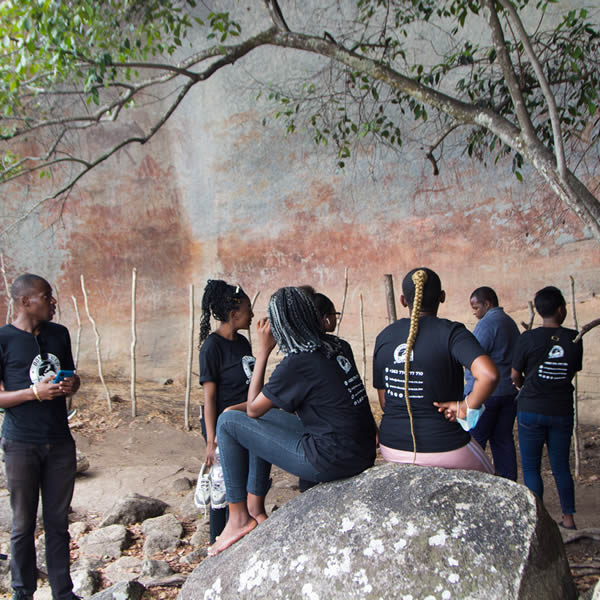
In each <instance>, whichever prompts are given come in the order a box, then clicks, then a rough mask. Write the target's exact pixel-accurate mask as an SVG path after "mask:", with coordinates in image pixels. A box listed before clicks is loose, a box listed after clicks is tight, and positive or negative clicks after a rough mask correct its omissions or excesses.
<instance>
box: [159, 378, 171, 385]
mask: <svg viewBox="0 0 600 600" xmlns="http://www.w3.org/2000/svg"><path fill="white" fill-rule="evenodd" d="M158 383H160V384H161V385H171V384H172V383H173V380H172V379H171V378H170V377H161V378H160V379H159V380H158Z"/></svg>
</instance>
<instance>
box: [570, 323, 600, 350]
mask: <svg viewBox="0 0 600 600" xmlns="http://www.w3.org/2000/svg"><path fill="white" fill-rule="evenodd" d="M598 325H600V319H594V320H593V321H590V322H589V323H586V324H585V325H584V326H583V327H582V328H581V331H580V332H579V333H578V334H577V336H576V337H575V339H574V340H573V343H574V344H576V343H577V342H578V341H579V340H580V339H581V338H582V337H583V336H584V335H585V334H586V333H587V332H588V331H589V330H590V329H594V327H598Z"/></svg>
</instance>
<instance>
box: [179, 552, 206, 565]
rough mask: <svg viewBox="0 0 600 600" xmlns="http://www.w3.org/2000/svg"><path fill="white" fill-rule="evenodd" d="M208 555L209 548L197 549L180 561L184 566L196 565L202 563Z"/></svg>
mask: <svg viewBox="0 0 600 600" xmlns="http://www.w3.org/2000/svg"><path fill="white" fill-rule="evenodd" d="M207 554H208V548H196V549H195V550H194V551H193V552H190V553H189V554H186V555H185V556H182V557H181V558H180V559H179V562H180V564H182V565H196V564H198V563H199V562H202V561H203V560H204V559H205V558H206V556H207Z"/></svg>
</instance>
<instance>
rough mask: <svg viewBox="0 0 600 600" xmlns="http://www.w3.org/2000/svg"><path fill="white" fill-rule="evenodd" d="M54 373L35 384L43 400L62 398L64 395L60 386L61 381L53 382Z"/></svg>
mask: <svg viewBox="0 0 600 600" xmlns="http://www.w3.org/2000/svg"><path fill="white" fill-rule="evenodd" d="M54 377H55V376H54V375H46V377H44V379H42V381H40V382H39V383H36V384H35V387H36V389H37V393H38V396H39V397H40V399H41V400H42V401H45V400H54V399H55V398H60V397H61V396H64V395H65V394H64V392H62V391H61V389H60V386H61V383H62V382H61V383H53V382H52V380H53V379H54Z"/></svg>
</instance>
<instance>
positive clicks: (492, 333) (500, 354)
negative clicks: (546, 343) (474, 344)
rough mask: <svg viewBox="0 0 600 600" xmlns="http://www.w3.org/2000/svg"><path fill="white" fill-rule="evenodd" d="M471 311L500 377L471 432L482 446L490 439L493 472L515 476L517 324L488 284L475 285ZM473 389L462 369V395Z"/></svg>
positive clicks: (479, 336) (477, 332)
mask: <svg viewBox="0 0 600 600" xmlns="http://www.w3.org/2000/svg"><path fill="white" fill-rule="evenodd" d="M470 303H471V308H472V309H473V314H474V315H475V316H476V317H477V319H479V322H478V323H477V325H476V326H475V329H474V331H473V335H474V336H475V337H476V338H477V341H478V342H479V343H480V344H481V347H482V348H483V349H484V350H485V352H486V354H488V355H489V356H490V357H491V359H492V360H493V361H494V362H495V363H496V366H497V367H498V371H499V373H500V381H499V383H498V387H497V388H496V389H495V391H494V393H493V395H492V396H490V397H489V398H488V399H487V401H486V403H485V411H484V412H483V414H482V415H481V417H480V418H479V421H478V422H477V425H476V426H475V427H474V428H473V429H471V435H472V436H473V437H474V438H475V439H476V440H477V441H478V442H479V444H480V445H481V446H482V448H485V447H486V444H487V442H488V441H489V442H490V448H491V450H492V456H493V458H494V467H495V469H496V473H497V474H498V475H500V476H502V477H506V478H507V479H512V480H513V481H516V479H517V455H516V451H515V440H514V437H513V427H514V423H515V417H516V414H517V407H516V402H515V398H516V395H517V390H516V389H515V387H514V386H513V383H512V380H511V377H510V375H511V361H512V356H513V352H514V349H515V346H516V344H517V340H518V338H519V328H518V327H517V324H516V323H515V322H514V321H513V320H512V319H511V318H510V317H509V316H508V315H507V314H506V313H505V312H504V310H503V309H502V307H500V306H498V296H497V295H496V292H495V291H494V290H493V289H492V288H490V287H480V288H477V289H476V290H475V291H474V292H473V293H472V294H471V298H470ZM472 389H473V375H472V374H471V372H470V371H469V370H468V369H467V370H465V395H468V394H469V393H470V392H471V390H472Z"/></svg>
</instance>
